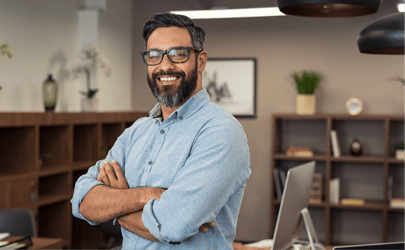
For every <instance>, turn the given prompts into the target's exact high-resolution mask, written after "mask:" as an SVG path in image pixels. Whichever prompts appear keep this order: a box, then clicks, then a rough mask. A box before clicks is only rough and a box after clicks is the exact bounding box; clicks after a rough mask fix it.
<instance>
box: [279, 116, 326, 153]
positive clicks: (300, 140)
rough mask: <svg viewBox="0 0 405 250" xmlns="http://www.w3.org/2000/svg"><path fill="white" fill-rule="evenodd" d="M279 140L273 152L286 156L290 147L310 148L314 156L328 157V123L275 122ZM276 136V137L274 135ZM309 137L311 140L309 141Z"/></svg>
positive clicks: (323, 121)
mask: <svg viewBox="0 0 405 250" xmlns="http://www.w3.org/2000/svg"><path fill="white" fill-rule="evenodd" d="M275 124H276V127H277V133H278V140H277V141H276V143H275V145H274V148H273V151H274V152H275V153H282V154H285V153H286V152H287V148H288V147H289V146H308V147H310V148H311V150H312V152H313V153H314V155H326V154H327V152H326V150H327V148H326V147H325V145H326V142H327V139H328V138H327V136H328V135H327V125H326V124H327V121H326V119H321V120H317V119H311V120H284V119H277V120H275ZM273 136H274V135H273ZM308 137H310V138H311V140H308Z"/></svg>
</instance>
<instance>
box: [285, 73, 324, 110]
mask: <svg viewBox="0 0 405 250" xmlns="http://www.w3.org/2000/svg"><path fill="white" fill-rule="evenodd" d="M300 73H301V74H300ZM300 73H299V72H294V73H293V74H292V75H291V77H292V78H293V79H294V82H295V88H296V89H297V92H298V96H297V113H298V114H300V115H312V114H314V113H315V95H314V93H315V91H316V90H317V88H318V86H319V83H320V82H322V81H323V79H324V77H323V76H322V75H321V74H320V73H317V72H314V71H306V70H304V71H302V72H300Z"/></svg>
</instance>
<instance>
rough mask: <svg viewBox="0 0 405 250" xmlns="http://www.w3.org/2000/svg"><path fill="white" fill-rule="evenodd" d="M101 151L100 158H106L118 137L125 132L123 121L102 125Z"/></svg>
mask: <svg viewBox="0 0 405 250" xmlns="http://www.w3.org/2000/svg"><path fill="white" fill-rule="evenodd" d="M101 130H102V137H101V152H100V158H102V159H105V158H106V157H107V154H108V151H109V150H110V149H111V148H112V147H113V146H114V143H115V142H116V141H117V138H118V137H119V136H120V135H121V134H122V133H123V127H122V125H121V123H110V124H103V125H102V127H101Z"/></svg>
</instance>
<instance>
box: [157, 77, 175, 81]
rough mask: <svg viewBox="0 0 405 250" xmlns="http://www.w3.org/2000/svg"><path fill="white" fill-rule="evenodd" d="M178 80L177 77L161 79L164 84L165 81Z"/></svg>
mask: <svg viewBox="0 0 405 250" xmlns="http://www.w3.org/2000/svg"><path fill="white" fill-rule="evenodd" d="M176 79H177V77H161V78H160V80H161V81H162V82H164V81H174V80H176Z"/></svg>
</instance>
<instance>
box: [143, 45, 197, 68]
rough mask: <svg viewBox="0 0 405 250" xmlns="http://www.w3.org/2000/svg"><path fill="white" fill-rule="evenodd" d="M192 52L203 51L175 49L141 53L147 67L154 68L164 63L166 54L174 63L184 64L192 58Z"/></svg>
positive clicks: (183, 48)
mask: <svg viewBox="0 0 405 250" xmlns="http://www.w3.org/2000/svg"><path fill="white" fill-rule="evenodd" d="M190 50H196V51H198V52H200V51H201V50H202V49H199V48H195V47H175V48H171V49H168V50H158V49H152V50H145V51H142V52H141V55H142V58H143V61H144V62H145V64H146V65H149V66H154V65H158V64H159V63H161V62H162V60H163V56H164V55H165V54H166V55H167V57H168V58H169V60H170V61H171V62H172V63H184V62H187V61H188V58H189V57H190Z"/></svg>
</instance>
